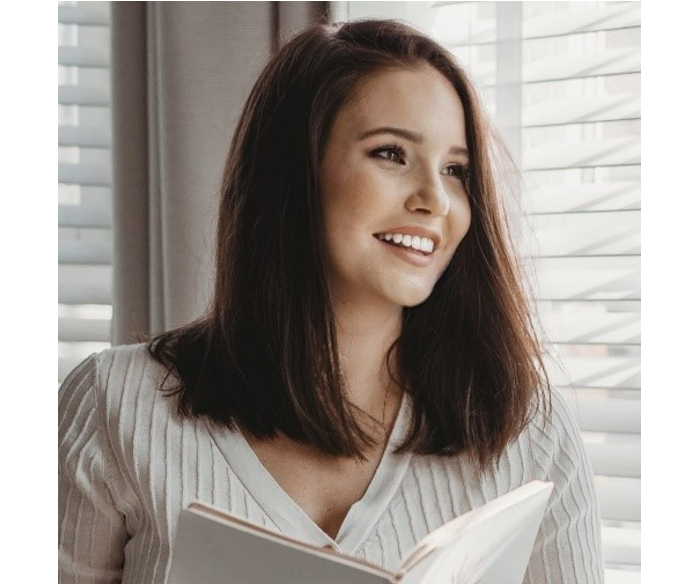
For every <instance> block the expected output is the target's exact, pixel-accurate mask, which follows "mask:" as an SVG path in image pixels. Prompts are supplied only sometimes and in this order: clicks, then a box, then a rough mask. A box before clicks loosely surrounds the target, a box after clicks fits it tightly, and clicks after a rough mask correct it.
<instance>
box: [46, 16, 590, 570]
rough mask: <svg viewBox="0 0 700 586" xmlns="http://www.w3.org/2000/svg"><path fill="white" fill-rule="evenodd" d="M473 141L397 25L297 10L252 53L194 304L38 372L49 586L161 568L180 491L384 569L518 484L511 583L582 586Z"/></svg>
mask: <svg viewBox="0 0 700 586" xmlns="http://www.w3.org/2000/svg"><path fill="white" fill-rule="evenodd" d="M489 149H490V133H489V130H488V127H487V125H486V123H485V120H484V117H483V115H482V114H481V112H480V108H479V105H478V103H477V99H476V96H475V92H474V89H473V87H472V86H471V85H470V84H469V82H468V81H467V79H466V78H465V77H464V74H463V72H462V71H461V70H460V68H459V67H458V66H457V65H456V64H455V62H454V61H453V58H452V57H451V56H450V55H449V54H448V53H447V52H446V51H445V50H444V49H442V48H441V47H439V46H438V45H436V44H435V43H434V42H433V41H431V40H430V39H428V38H426V37H425V36H423V35H421V34H420V33H418V32H416V31H414V30H413V29H410V28H409V27H406V26H404V25H401V24H399V23H396V22H391V21H367V22H354V23H349V24H346V25H343V26H340V27H339V28H332V27H328V26H320V25H319V26H315V27H312V28H310V29H308V30H306V31H305V32H303V33H301V34H299V35H298V36H297V37H295V38H294V39H292V40H291V41H290V42H289V43H288V44H287V45H285V46H284V47H283V48H282V49H281V50H280V52H279V53H278V54H277V55H276V56H274V57H273V58H272V60H271V61H270V63H269V64H268V66H267V67H266V68H265V70H264V71H263V72H262V74H261V76H260V78H259V79H258V81H257V83H256V85H255V87H254V89H253V91H252V93H251V95H250V97H249V99H248V101H247V103H246V105H245V107H244V110H243V113H242V115H241V119H240V122H239V125H238V128H237V130H236V133H235V135H234V139H233V142H232V145H231V149H230V153H229V157H228V161H227V164H226V169H225V172H224V177H223V182H222V199H221V207H220V216H219V225H218V247H217V262H216V266H217V274H216V289H215V295H214V300H213V303H212V305H211V309H210V311H209V312H208V313H207V314H206V315H205V316H204V317H203V318H202V319H201V320H200V321H198V322H196V323H193V324H191V325H189V326H186V327H184V328H182V329H180V330H177V331H173V332H167V333H165V334H162V335H160V336H157V337H156V338H155V339H153V340H152V341H151V342H150V343H149V344H148V345H147V346H146V345H135V346H128V347H121V348H113V349H111V350H108V351H105V352H103V353H101V354H99V355H97V356H93V357H91V358H89V359H87V360H86V361H85V362H84V363H83V364H81V365H80V366H79V367H78V368H77V369H76V370H75V371H74V372H73V373H72V374H71V376H70V377H69V378H68V379H67V380H66V382H65V384H64V385H63V387H62V392H61V399H60V401H61V402H60V410H61V426H60V427H61V439H60V441H61V444H60V452H59V453H60V464H61V473H60V476H59V478H60V499H59V500H60V503H61V509H60V512H59V515H60V518H59V567H60V572H61V573H60V577H61V579H62V580H66V581H68V580H80V581H90V582H106V581H120V580H122V581H128V582H162V581H164V580H165V578H166V577H167V573H168V567H169V563H170V548H171V545H172V540H173V538H174V530H175V523H176V520H177V516H178V514H179V512H180V511H181V510H182V509H183V508H185V507H186V506H187V505H188V504H189V503H190V502H191V501H192V500H194V499H199V500H203V501H206V502H209V503H211V504H213V505H215V506H218V507H221V508H225V509H228V510H230V511H231V512H233V513H234V514H237V515H239V516H243V517H245V518H247V519H249V520H250V521H252V522H255V523H258V524H261V525H264V526H268V527H270V528H272V529H274V530H277V531H280V532H282V533H285V534H289V535H292V536H294V537H297V538H300V539H304V540H307V541H310V542H312V543H315V544H317V545H321V546H328V547H332V548H334V549H337V550H339V551H341V552H343V553H347V554H350V555H355V556H359V557H363V558H366V559H367V560H369V561H372V562H375V563H378V564H380V565H382V566H384V567H387V568H393V567H396V566H397V564H398V562H399V560H400V558H401V556H402V555H404V554H405V553H406V552H407V551H408V549H410V548H411V547H412V546H413V545H414V544H415V543H416V541H418V540H419V539H420V538H421V537H422V536H423V535H425V534H426V533H427V532H429V531H430V530H432V529H434V528H435V527H437V526H439V525H441V524H442V523H444V522H446V521H447V520H449V519H451V518H454V517H455V516H457V515H459V514H461V513H463V512H465V511H468V510H470V509H472V508H474V507H476V506H479V505H481V504H483V503H484V502H486V501H489V500H491V499H493V498H495V497H496V496H498V495H499V494H503V493H505V492H507V491H508V490H510V489H512V488H515V487H517V486H519V485H521V484H524V483H525V482H527V481H528V480H531V479H536V478H537V479H547V480H552V481H553V482H554V483H555V488H554V494H553V496H552V499H551V501H550V504H549V507H548V510H547V513H546V516H545V520H544V522H543V524H542V527H541V530H540V534H539V536H538V539H537V542H536V544H535V548H534V550H533V553H532V558H531V561H530V565H529V567H528V571H527V574H526V579H527V580H528V581H531V582H600V581H601V579H602V569H601V561H600V559H601V558H600V544H599V529H598V521H597V512H596V504H595V494H594V489H593V485H592V480H591V478H592V477H591V472H590V469H589V467H588V464H587V462H586V459H585V455H584V452H583V447H582V444H581V440H580V437H579V435H578V432H577V431H576V427H575V424H574V422H573V420H572V417H571V415H570V413H569V411H568V410H567V408H566V406H565V404H564V402H563V400H562V398H561V397H560V396H559V395H558V394H557V393H556V392H555V391H551V392H550V391H549V390H548V385H547V381H546V377H545V376H544V374H543V372H544V371H543V369H542V364H541V358H540V349H539V346H538V344H537V341H536V338H535V335H534V333H533V330H532V327H531V323H530V320H529V318H528V312H527V305H526V299H525V296H524V294H523V292H522V288H521V285H520V283H519V277H518V275H517V271H516V266H515V263H514V260H513V258H512V255H511V252H510V247H509V243H508V239H507V235H506V232H505V230H504V227H503V214H502V212H501V209H500V204H499V200H498V195H497V193H496V187H495V186H496V177H495V175H494V170H493V169H492V163H491V161H490V157H489Z"/></svg>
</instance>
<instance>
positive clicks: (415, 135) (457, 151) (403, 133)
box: [358, 126, 469, 157]
mask: <svg viewBox="0 0 700 586" xmlns="http://www.w3.org/2000/svg"><path fill="white" fill-rule="evenodd" d="M377 134H393V135H395V136H400V137H401V138H405V139H406V140H410V141H411V142H415V143H417V144H421V143H422V142H424V141H425V137H424V136H423V135H422V134H421V133H420V132H413V131H412V130H407V129H405V128H396V127H393V126H381V127H379V128H372V129H371V130H365V131H364V132H361V133H360V135H359V136H358V140H364V139H365V138H369V137H370V136H375V135H377ZM449 153H450V154H451V155H464V156H465V157H468V156H469V151H467V149H465V148H463V147H457V146H453V147H451V148H450V150H449Z"/></svg>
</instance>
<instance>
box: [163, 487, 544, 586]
mask: <svg viewBox="0 0 700 586" xmlns="http://www.w3.org/2000/svg"><path fill="white" fill-rule="evenodd" d="M551 491H552V483H551V482H541V481H538V480H533V481H532V482H529V483H527V484H525V485H523V486H521V487H520V488H516V489H515V490H512V491H511V492H509V493H506V494H505V495H503V496H501V497H499V498H497V499H494V500H492V501H490V502H488V503H486V504H485V505H483V506H481V507H479V508H477V509H474V510H472V511H469V512H468V513H465V514H464V515H461V516H459V517H457V518H456V519H453V520H452V521H449V522H448V523H445V524H444V525H442V526H441V527H438V528H437V529H436V530H434V531H432V532H431V533H429V534H428V535H426V536H425V537H424V538H423V539H422V540H421V541H419V542H418V543H417V544H416V546H415V547H414V548H413V549H412V550H411V551H410V552H409V553H408V555H406V557H404V559H403V560H402V562H401V565H400V567H399V568H398V570H397V571H396V572H391V571H389V570H386V569H384V568H380V567H379V566H375V565H373V564H370V563H368V562H365V561H364V560H361V559H358V558H353V557H350V556H346V555H343V554H340V553H335V552H334V551H330V550H328V549H324V548H319V547H316V546H313V545H310V544H308V543H304V542H302V541H298V540H295V539H292V538H290V537H286V536H284V535H281V534H279V533H275V532H273V531H270V530H269V529H265V528H263V527H259V526H257V525H254V524H252V523H250V522H248V521H245V520H243V519H240V518H238V517H235V516H233V515H231V514H229V513H226V512H224V511H222V510H219V509H216V508H214V507H211V506H209V505H205V504H203V503H199V502H195V503H193V504H192V505H190V506H189V507H188V508H187V509H186V510H184V511H182V513H180V518H179V522H178V527H177V536H176V539H175V546H174V550H173V561H172V565H171V568H170V574H169V577H168V583H170V584H192V583H197V584H202V583H204V584H207V583H209V584H222V583H227V584H232V583H265V584H269V583H304V584H309V583H311V584H314V583H316V584H319V583H325V584H338V583H343V584H347V583H354V584H392V583H426V584H429V583H433V584H434V583H443V584H444V583H457V584H458V583H461V584H465V583H467V584H468V583H482V584H493V583H497V584H515V583H522V579H523V576H524V574H525V570H526V568H527V564H528V561H529V559H530V554H531V552H532V547H533V544H534V542H535V537H536V535H537V531H538V529H539V526H540V523H541V522H542V517H543V516H544V511H545V508H546V506H547V502H548V501H549V495H550V493H551Z"/></svg>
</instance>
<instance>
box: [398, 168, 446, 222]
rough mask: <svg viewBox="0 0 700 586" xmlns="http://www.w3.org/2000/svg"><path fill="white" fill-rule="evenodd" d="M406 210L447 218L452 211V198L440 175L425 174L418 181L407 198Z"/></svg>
mask: <svg viewBox="0 0 700 586" xmlns="http://www.w3.org/2000/svg"><path fill="white" fill-rule="evenodd" d="M406 209H408V210H409V211H411V212H415V213H420V214H426V215H431V216H446V215H447V212H449V210H450V198H449V195H448V193H447V192H446V191H445V188H444V186H443V184H442V179H441V176H440V174H438V173H430V172H425V173H423V174H422V175H421V177H420V178H419V179H418V180H417V181H416V184H415V185H414V187H413V190H412V191H411V194H410V195H409V197H408V198H406Z"/></svg>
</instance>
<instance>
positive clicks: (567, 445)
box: [524, 390, 603, 584]
mask: <svg viewBox="0 0 700 586" xmlns="http://www.w3.org/2000/svg"><path fill="white" fill-rule="evenodd" d="M535 427H536V431H534V432H533V433H532V436H531V440H532V445H531V447H532V451H533V452H532V455H533V458H534V461H535V462H534V463H535V467H536V470H537V473H538V476H539V477H540V478H541V479H542V480H550V481H552V482H553V483H554V490H553V492H552V496H551V498H550V502H549V505H548V507H547V510H546V512H545V516H544V520H543V522H542V525H541V526H540V531H539V534H538V536H537V539H536V541H535V546H534V548H533V551H532V556H531V558H530V563H529V565H528V569H527V572H526V573H525V580H524V581H525V582H526V583H539V584H600V583H602V582H603V561H602V552H601V540H600V513H599V510H598V502H597V498H596V490H595V485H594V482H593V471H592V469H591V466H590V464H589V462H588V457H587V455H586V452H585V448H584V446H583V440H582V439H581V434H580V432H579V430H578V426H577V425H576V422H575V420H574V417H573V415H572V413H571V411H570V409H569V407H568V405H567V404H566V401H565V399H564V398H563V397H562V396H561V395H560V394H559V393H558V392H557V391H556V390H553V391H552V402H551V420H550V421H548V422H547V423H546V424H544V425H542V426H535Z"/></svg>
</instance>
